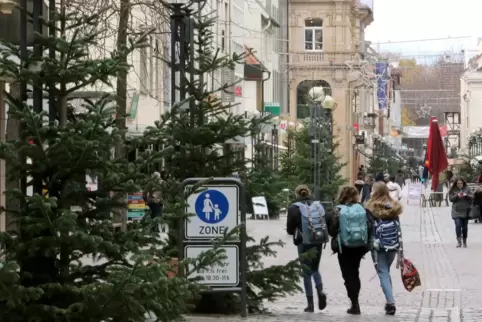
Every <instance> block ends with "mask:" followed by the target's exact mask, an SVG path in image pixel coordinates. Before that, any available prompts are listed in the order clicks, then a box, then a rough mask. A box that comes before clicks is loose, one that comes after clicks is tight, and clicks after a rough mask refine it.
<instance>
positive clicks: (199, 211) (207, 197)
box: [194, 190, 229, 224]
mask: <svg viewBox="0 0 482 322" xmlns="http://www.w3.org/2000/svg"><path fill="white" fill-rule="evenodd" d="M194 208H195V210H196V216H198V217H199V219H201V220H202V221H203V222H205V223H206V224H217V223H219V222H221V221H223V220H224V218H226V216H227V215H228V212H229V202H228V198H226V196H225V195H224V194H223V193H222V192H220V191H218V190H206V191H203V192H202V193H201V194H200V195H199V196H198V197H197V199H196V203H195V204H194Z"/></svg>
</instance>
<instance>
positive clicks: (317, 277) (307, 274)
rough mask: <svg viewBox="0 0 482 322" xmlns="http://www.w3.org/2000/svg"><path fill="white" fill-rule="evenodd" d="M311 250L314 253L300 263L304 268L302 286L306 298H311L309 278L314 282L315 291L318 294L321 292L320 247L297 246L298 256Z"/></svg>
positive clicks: (311, 288) (311, 284)
mask: <svg viewBox="0 0 482 322" xmlns="http://www.w3.org/2000/svg"><path fill="white" fill-rule="evenodd" d="M312 249H314V250H315V252H316V253H315V254H313V256H310V257H309V258H306V259H303V261H302V263H303V265H305V266H306V268H305V269H304V271H303V285H304V287H305V294H306V296H313V283H312V282H311V278H313V280H314V281H315V286H316V289H317V290H319V291H320V292H321V291H322V290H323V283H322V281H321V274H320V272H319V267H320V261H321V251H322V249H321V246H319V245H303V244H300V245H298V255H301V254H304V253H306V252H309V251H310V250H312ZM308 256H309V255H308Z"/></svg>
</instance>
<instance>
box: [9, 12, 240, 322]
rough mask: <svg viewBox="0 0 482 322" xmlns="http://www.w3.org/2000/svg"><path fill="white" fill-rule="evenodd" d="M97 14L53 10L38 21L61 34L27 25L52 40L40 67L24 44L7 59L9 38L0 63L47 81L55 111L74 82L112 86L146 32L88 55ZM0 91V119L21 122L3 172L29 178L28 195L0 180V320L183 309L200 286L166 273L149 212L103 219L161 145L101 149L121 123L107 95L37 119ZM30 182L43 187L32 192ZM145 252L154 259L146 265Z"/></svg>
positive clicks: (177, 210)
mask: <svg viewBox="0 0 482 322" xmlns="http://www.w3.org/2000/svg"><path fill="white" fill-rule="evenodd" d="M101 19H102V16H101V15H100V14H99V15H90V16H84V15H82V14H80V13H79V12H73V13H69V14H67V15H58V16H57V17H55V19H53V21H51V22H50V23H55V24H56V25H63V26H65V33H62V35H61V36H59V37H58V38H56V39H53V38H46V37H42V36H40V35H38V36H37V37H38V43H41V44H43V45H45V46H53V47H54V48H55V51H56V55H55V57H49V58H43V59H42V61H41V64H42V65H41V70H40V71H31V70H29V69H28V68H27V67H28V66H29V65H31V64H34V63H35V59H34V56H33V55H32V53H31V52H30V53H29V55H28V58H27V61H25V62H23V63H22V65H19V64H18V63H17V62H16V61H18V60H16V59H15V58H14V57H17V58H19V57H20V53H19V49H18V48H17V47H15V46H13V45H10V44H3V45H4V47H2V49H1V52H0V71H2V74H4V75H7V76H8V77H9V78H13V79H16V80H17V81H18V82H20V81H23V82H26V83H27V84H28V85H32V86H38V84H39V81H40V83H41V82H42V81H45V82H47V83H48V84H55V85H57V86H56V87H55V88H51V90H53V93H54V101H55V106H56V107H57V111H59V112H61V111H63V112H67V107H68V106H67V104H66V103H68V101H69V99H70V98H69V97H70V95H71V94H72V93H73V92H75V91H81V90H85V89H86V88H91V86H93V85H98V84H99V83H103V84H104V88H106V89H107V91H109V90H110V91H112V85H111V83H110V81H111V80H113V79H115V76H116V75H118V73H120V72H123V71H125V70H126V69H128V68H129V66H127V65H125V64H123V63H122V61H125V58H126V55H129V54H130V53H132V51H133V50H135V49H137V48H140V47H142V46H145V39H146V35H143V36H142V37H140V38H139V39H136V40H132V39H131V40H130V42H129V44H128V45H127V46H126V47H125V48H124V49H123V50H121V51H118V52H114V53H112V54H111V57H109V58H99V59H92V58H89V52H88V49H89V48H91V47H94V46H100V45H101V43H102V41H103V40H102V39H98V37H97V35H98V33H97V32H96V31H95V27H96V26H99V25H102V24H101ZM65 35H67V36H65ZM6 95H7V101H8V104H9V118H11V119H16V120H18V121H19V122H21V129H22V131H21V139H19V140H10V141H8V142H5V143H2V144H1V146H0V157H1V158H2V159H3V160H5V161H6V162H7V163H9V164H10V171H9V173H8V174H7V175H8V177H9V180H18V179H19V178H29V181H28V184H29V185H31V184H32V183H34V184H35V190H36V191H34V192H35V193H34V194H33V196H29V195H27V194H26V193H25V191H19V190H9V191H7V195H8V197H10V198H13V199H15V200H17V201H19V204H20V207H19V209H17V210H16V209H6V213H7V215H8V216H9V217H11V219H13V221H14V222H15V224H16V229H15V230H10V231H8V232H4V233H1V234H0V242H1V244H2V245H4V246H5V250H4V254H3V255H4V256H3V260H4V262H3V265H2V267H1V268H0V289H1V292H0V320H1V321H11V322H20V321H73V322H75V321H79V322H80V321H92V322H94V321H95V322H97V321H145V318H146V314H153V315H154V316H156V317H157V318H158V319H159V320H161V321H172V320H174V319H176V318H178V317H180V315H181V314H183V313H185V312H186V310H187V305H186V302H187V301H186V300H188V299H190V298H193V297H195V296H196V294H197V293H198V292H199V291H200V290H201V287H200V285H199V284H197V283H195V282H194V281H190V280H187V279H186V278H182V277H175V278H168V272H169V271H170V270H171V269H172V267H171V265H170V264H169V262H170V260H171V256H170V254H169V253H167V251H168V248H166V247H163V246H164V245H163V243H162V241H160V240H159V238H158V236H157V235H156V234H154V233H152V223H151V221H150V220H146V221H143V222H137V223H132V224H130V225H129V226H128V230H127V231H117V230H115V229H114V228H113V221H112V214H113V213H116V212H117V211H118V210H119V209H125V208H126V201H125V198H124V196H125V195H126V194H127V193H134V192H138V191H140V190H142V187H144V186H145V185H147V184H151V183H153V182H151V181H152V179H151V177H150V175H149V174H146V173H143V172H142V171H141V170H142V169H144V168H145V167H146V166H148V165H150V164H153V163H156V162H158V161H159V160H161V159H162V158H166V157H167V156H168V155H170V154H172V148H170V147H168V148H166V149H164V150H161V151H157V152H152V153H149V152H148V151H146V152H144V153H143V154H142V155H141V156H140V157H139V158H137V159H136V160H134V161H133V162H128V161H127V158H113V157H112V151H113V149H114V146H115V143H116V141H117V140H119V138H121V137H123V133H122V132H121V131H120V130H119V128H117V126H116V123H119V122H116V120H115V119H114V118H113V115H114V113H115V109H114V108H112V107H111V106H112V105H115V104H113V100H112V98H111V96H110V95H106V96H104V97H102V98H101V99H98V100H96V101H89V100H85V102H84V108H85V111H84V112H83V113H82V114H80V115H79V114H76V113H74V111H72V110H70V113H65V114H68V115H67V116H68V117H67V120H64V121H61V122H59V117H60V116H59V115H53V116H54V118H55V119H56V120H53V121H49V119H48V117H47V114H46V112H41V113H35V112H34V111H33V110H32V106H29V105H27V103H26V102H25V101H21V100H20V99H18V98H17V97H14V96H12V95H10V94H8V93H6ZM59 114H60V115H65V114H64V113H59ZM117 117H123V116H119V115H118V116H117ZM167 122H168V120H163V122H159V123H158V124H157V127H155V128H151V129H149V130H148V131H147V132H146V133H144V135H143V136H142V137H139V138H137V139H132V140H130V142H129V143H127V142H125V143H126V144H125V150H126V152H129V151H132V150H133V149H136V148H137V147H139V146H141V145H148V144H153V143H156V142H158V141H159V140H161V141H162V140H166V138H165V137H163V135H165V133H168V132H165V131H163V129H164V128H169V127H168V126H165V123H167ZM233 132H235V133H237V132H236V131H233ZM29 141H31V143H32V144H31V143H29ZM19 154H20V156H21V158H20V159H19V158H18V157H19ZM27 160H30V161H31V162H26V161H27ZM86 174H89V175H91V176H95V177H96V178H97V179H98V181H99V186H100V189H99V190H98V191H88V190H87V188H86V185H85V176H86ZM39 182H40V183H43V184H44V186H45V188H46V191H47V193H48V195H46V194H41V193H40V191H38V187H39V186H38V183H39ZM159 189H160V187H159ZM184 207H185V204H184V196H183V194H182V191H181V190H178V196H177V198H176V199H173V200H172V203H171V208H170V209H169V210H170V212H171V213H170V214H169V215H171V216H173V217H175V216H178V217H179V216H181V215H182V213H183V211H184ZM227 238H229V236H227ZM152 259H155V261H154V262H153V263H152V264H150V265H147V262H148V261H150V260H152ZM220 259H222V254H221V253H220V252H219V251H218V250H217V247H214V249H213V251H211V252H208V253H207V254H204V255H202V256H200V257H199V258H197V259H195V260H189V261H187V260H186V261H184V262H181V263H179V265H180V268H181V269H182V268H183V267H185V266H186V265H188V264H194V265H195V266H194V267H204V266H206V265H211V264H213V263H216V262H217V261H218V260H220ZM189 267H191V268H192V266H189Z"/></svg>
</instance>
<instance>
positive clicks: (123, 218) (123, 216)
mask: <svg viewBox="0 0 482 322" xmlns="http://www.w3.org/2000/svg"><path fill="white" fill-rule="evenodd" d="M129 8H130V0H121V1H120V12H119V29H118V32H117V52H118V53H121V52H122V51H123V50H124V48H125V47H126V45H127V27H128V24H129ZM123 60H124V61H122V62H121V64H122V63H124V64H127V57H124V56H123ZM116 91H117V93H116V94H117V97H116V103H117V108H116V125H117V127H118V128H119V129H120V130H124V129H125V128H126V120H125V115H126V114H127V70H123V71H121V72H119V74H118V75H117V87H116ZM124 139H125V138H124V137H121V138H120V139H119V140H118V141H117V142H116V144H115V152H114V153H115V158H116V159H119V158H121V157H122V156H123V154H124ZM117 216H119V217H120V218H118V219H120V222H121V229H122V230H123V231H125V230H126V229H127V210H126V209H120V210H119V212H118V214H117ZM116 219H117V218H114V220H115V221H117V220H116Z"/></svg>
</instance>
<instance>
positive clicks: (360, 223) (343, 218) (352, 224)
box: [328, 187, 370, 315]
mask: <svg viewBox="0 0 482 322" xmlns="http://www.w3.org/2000/svg"><path fill="white" fill-rule="evenodd" d="M328 225H329V227H330V235H331V236H332V237H333V238H332V244H331V248H332V251H333V252H334V253H338V263H339V265H340V270H341V275H342V277H343V280H344V281H345V288H346V292H347V295H348V298H349V299H350V302H351V306H350V308H349V309H348V310H347V311H346V312H347V313H348V314H353V315H358V314H360V304H359V301H358V297H359V295H360V288H361V282H360V262H361V260H362V258H363V256H365V254H366V253H367V252H368V251H369V244H368V241H369V240H370V238H369V232H370V227H369V222H368V219H367V214H366V211H365V209H364V208H363V206H362V205H361V204H360V203H359V195H358V190H357V189H356V188H355V187H344V188H343V189H342V190H341V192H340V196H339V198H338V204H337V206H336V207H335V214H334V216H333V218H331V220H329V221H328Z"/></svg>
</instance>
